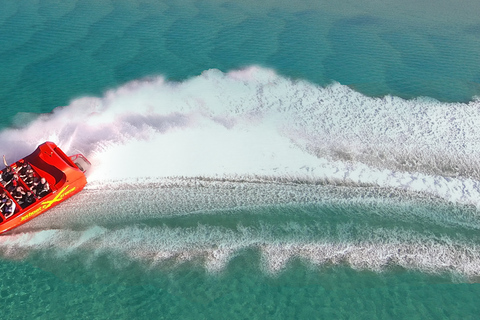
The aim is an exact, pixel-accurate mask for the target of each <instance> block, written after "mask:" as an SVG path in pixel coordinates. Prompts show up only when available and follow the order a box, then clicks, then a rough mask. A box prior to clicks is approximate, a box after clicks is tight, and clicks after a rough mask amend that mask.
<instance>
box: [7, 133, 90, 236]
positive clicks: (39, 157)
mask: <svg viewBox="0 0 480 320" xmlns="http://www.w3.org/2000/svg"><path fill="white" fill-rule="evenodd" d="M23 162H27V163H28V164H30V166H31V168H32V170H33V174H34V177H35V179H36V180H37V181H38V180H39V179H41V178H45V179H46V181H47V182H48V184H49V186H50V190H49V191H48V192H47V193H44V194H42V196H41V197H39V196H37V195H35V201H34V202H33V203H31V204H30V205H27V204H26V203H24V204H23V206H24V207H22V206H21V204H20V203H19V202H17V201H16V200H15V198H14V197H13V196H12V193H13V192H14V191H12V192H9V191H8V190H7V188H9V186H8V184H5V182H3V181H2V182H3V183H2V184H0V194H1V193H2V192H6V194H7V196H8V198H9V199H11V200H12V201H13V203H14V204H15V211H14V214H13V215H12V216H10V217H8V218H6V217H5V215H4V213H3V209H2V210H1V212H0V220H1V222H0V233H3V232H6V231H8V230H11V229H13V228H16V227H18V226H19V225H21V224H23V223H25V222H27V221H29V220H30V219H33V218H34V217H36V216H38V215H40V214H42V213H43V212H45V211H46V210H48V209H50V208H52V207H54V206H56V205H57V204H59V203H61V202H62V201H64V200H66V199H68V198H70V197H71V196H73V195H74V194H76V193H78V192H80V191H81V190H82V189H83V187H85V185H86V184H87V179H86V177H85V171H86V170H87V169H88V167H89V166H90V162H88V160H87V159H86V158H85V157H84V156H82V155H81V154H77V155H74V156H71V157H68V156H67V155H66V154H65V153H64V152H63V151H62V150H61V149H60V148H59V147H57V146H56V145H55V144H54V143H53V142H45V143H43V144H42V145H40V146H39V147H38V148H37V149H36V150H35V151H34V152H33V153H32V154H30V155H28V156H26V157H25V158H23V159H21V160H19V161H17V162H15V163H14V164H12V165H11V166H10V167H11V168H12V169H13V171H16V170H18V169H19V168H20V167H21V166H22V163H23ZM4 170H6V169H4ZM4 170H3V171H1V172H0V174H2V173H3V172H4ZM0 176H1V175H0ZM15 180H16V184H17V186H20V187H22V188H23V189H24V191H25V192H26V191H32V190H33V189H34V187H29V185H28V184H27V182H26V181H25V180H24V179H22V178H21V177H20V176H19V175H17V179H15Z"/></svg>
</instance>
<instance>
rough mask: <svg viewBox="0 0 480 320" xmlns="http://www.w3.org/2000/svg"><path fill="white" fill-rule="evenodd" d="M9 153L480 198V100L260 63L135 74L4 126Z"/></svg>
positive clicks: (135, 168) (152, 173)
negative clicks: (180, 73)
mask: <svg viewBox="0 0 480 320" xmlns="http://www.w3.org/2000/svg"><path fill="white" fill-rule="evenodd" d="M0 136H1V138H2V139H1V140H2V143H1V144H0V146H1V147H2V149H3V150H8V152H7V156H8V158H9V159H14V158H18V157H20V156H22V155H25V154H26V153H28V152H30V151H31V150H32V149H33V148H35V147H36V145H37V144H39V143H41V142H43V141H45V140H51V141H54V142H56V143H57V144H59V145H60V146H61V147H62V148H63V149H64V150H65V151H66V152H67V153H75V152H82V153H84V154H85V155H86V156H87V157H88V158H89V159H90V160H91V161H92V163H93V169H92V172H91V175H90V177H89V181H90V182H96V183H97V184H101V183H104V182H105V181H127V180H128V181H131V182H135V180H136V179H139V178H144V177H150V178H152V177H153V178H164V177H172V176H180V177H214V178H224V177H237V178H238V177H240V178H250V177H258V176H264V177H265V176H267V177H281V178H284V179H292V180H295V179H303V180H309V181H326V182H328V183H333V184H338V183H340V184H343V185H345V184H346V185H353V186H355V185H372V186H379V187H386V188H398V189H403V190H408V191H413V192H422V193H428V194H431V195H433V196H437V197H441V198H444V199H446V200H448V201H452V202H459V203H467V204H474V205H477V206H478V205H479V203H480V202H479V199H480V191H479V187H480V186H479V181H478V180H479V179H480V171H479V168H480V166H479V160H478V159H479V156H480V153H479V152H480V151H479V150H480V138H479V137H480V102H479V101H478V100H475V101H472V102H470V103H468V104H464V103H440V102H438V101H433V100H427V99H416V100H408V101H407V100H402V99H400V98H396V97H384V98H369V97H365V96H363V95H361V94H359V93H357V92H355V91H353V90H351V89H350V88H348V87H346V86H342V85H339V84H333V85H331V86H329V87H327V88H322V87H318V86H315V85H313V84H310V83H307V82H304V81H293V80H290V79H286V78H283V77H281V76H279V75H277V74H275V73H274V72H272V71H271V70H266V69H262V68H257V67H252V68H248V69H245V70H238V71H232V72H230V73H222V72H220V71H218V70H208V71H205V72H204V73H203V74H202V75H200V76H198V77H194V78H192V79H190V80H187V81H184V82H181V83H176V82H168V81H165V80H164V79H163V78H156V79H150V80H141V81H133V82H131V83H128V84H126V85H124V86H122V87H120V88H118V89H115V90H111V91H108V92H106V93H105V95H104V96H103V97H99V98H95V97H87V98H81V99H77V100H74V101H73V102H72V103H71V104H70V105H69V106H66V107H62V108H57V109H55V110H54V111H53V113H52V114H48V115H43V116H41V117H40V118H39V119H38V120H36V121H34V122H33V123H31V124H29V125H28V126H27V127H26V128H23V129H20V130H5V131H3V132H2V133H1V134H0Z"/></svg>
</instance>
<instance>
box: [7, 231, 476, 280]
mask: <svg viewBox="0 0 480 320" xmlns="http://www.w3.org/2000/svg"><path fill="white" fill-rule="evenodd" d="M369 231H370V233H371V234H372V235H371V236H368V235H366V237H365V238H363V239H359V240H357V241H345V240H344V241H342V239H330V240H329V239H325V240H321V239H320V240H317V241H305V240H303V239H297V240H291V239H290V240H288V239H280V240H279V239H272V238H271V237H270V236H268V229H261V230H260V231H259V230H252V229H250V228H241V227H239V228H237V230H228V229H226V228H219V227H209V226H203V225H198V226H196V227H192V228H180V227H179V228H168V227H165V226H163V227H160V228H137V227H129V228H124V229H115V230H109V229H106V228H103V227H92V228H90V229H87V230H84V231H74V230H48V231H39V232H30V233H21V234H17V235H9V236H5V237H4V238H3V237H2V241H1V242H0V251H1V252H2V253H3V254H4V255H7V256H9V257H12V258H16V257H22V256H23V255H24V254H25V253H26V252H29V251H31V250H37V251H38V250H52V249H53V250H54V252H55V254H54V256H52V259H60V260H62V259H66V260H68V259H69V257H70V256H71V255H75V254H82V256H83V261H85V263H86V265H87V266H88V265H89V264H90V263H92V262H94V261H95V259H96V258H97V257H98V256H102V255H109V254H110V255H112V254H113V256H118V255H119V254H120V255H121V256H123V257H124V258H125V259H124V260H123V262H122V261H120V262H119V265H117V266H116V267H118V268H122V266H124V265H128V261H141V262H143V263H145V264H146V265H149V266H151V267H156V266H159V265H162V263H165V262H167V263H172V262H174V263H177V264H180V263H184V262H186V261H201V262H202V263H203V265H204V267H205V268H206V269H207V270H208V271H210V272H218V271H221V270H223V269H225V268H226V267H227V265H228V263H229V261H231V259H232V258H233V257H235V256H236V255H237V254H238V253H240V252H241V251H243V250H245V249H257V250H259V251H260V252H261V254H262V266H263V268H264V270H265V272H267V273H272V274H275V273H278V272H280V271H282V270H283V269H284V268H285V267H286V265H287V263H288V262H289V261H290V260H291V259H295V258H300V259H303V260H306V261H308V262H310V263H312V264H314V265H317V266H323V265H339V264H347V265H349V266H351V267H353V268H355V269H368V270H374V271H382V270H384V269H386V268H388V267H391V266H401V267H404V268H406V269H413V270H420V271H423V272H429V273H443V272H451V273H453V274H459V275H463V276H466V277H470V278H474V277H478V276H480V250H479V248H478V246H477V245H475V244H466V243H464V242H462V241H458V240H453V239H449V238H448V237H446V236H444V237H442V238H441V239H438V238H435V237H434V236H428V235H427V236H421V235H415V238H412V234H413V233H412V232H408V233H404V232H397V231H395V230H388V231H384V232H386V233H388V234H389V239H385V238H381V237H378V234H375V233H378V230H377V231H376V232H372V231H375V230H369ZM380 231H381V230H380ZM380 233H381V232H380ZM366 234H367V233H366ZM332 240H336V241H332Z"/></svg>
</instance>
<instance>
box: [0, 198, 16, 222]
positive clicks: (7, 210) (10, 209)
mask: <svg viewBox="0 0 480 320" xmlns="http://www.w3.org/2000/svg"><path fill="white" fill-rule="evenodd" d="M2 212H3V216H4V217H5V219H8V218H10V217H11V216H13V214H14V213H15V203H14V202H13V201H12V200H10V199H8V200H7V202H5V205H4V206H3V210H2Z"/></svg>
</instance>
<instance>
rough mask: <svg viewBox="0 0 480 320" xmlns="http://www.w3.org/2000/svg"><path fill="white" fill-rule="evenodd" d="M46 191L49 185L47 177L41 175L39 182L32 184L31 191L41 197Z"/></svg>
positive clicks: (48, 189)
mask: <svg viewBox="0 0 480 320" xmlns="http://www.w3.org/2000/svg"><path fill="white" fill-rule="evenodd" d="M48 191H50V186H49V185H48V182H47V179H45V178H43V177H42V178H41V179H40V182H38V183H37V184H36V185H35V186H34V189H33V193H35V194H36V195H37V197H39V198H41V197H43V196H45V195H46V194H47V193H48Z"/></svg>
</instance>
